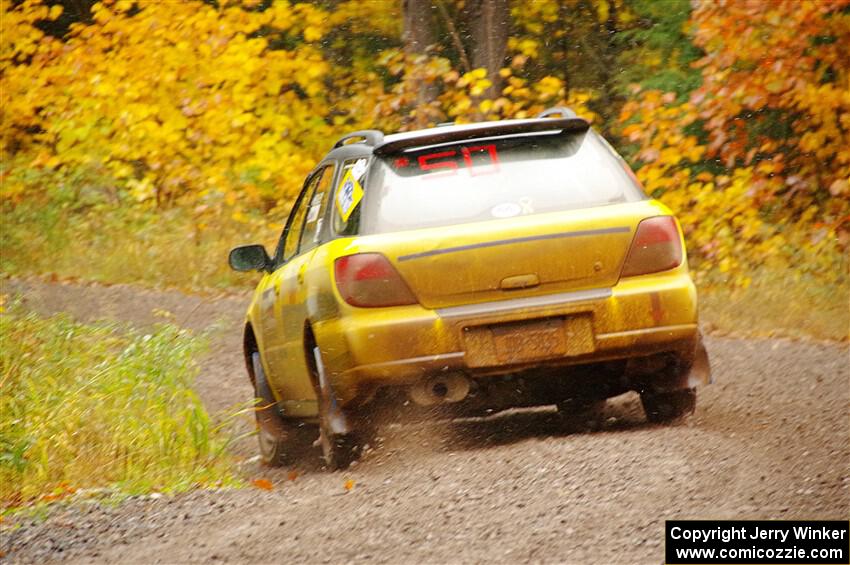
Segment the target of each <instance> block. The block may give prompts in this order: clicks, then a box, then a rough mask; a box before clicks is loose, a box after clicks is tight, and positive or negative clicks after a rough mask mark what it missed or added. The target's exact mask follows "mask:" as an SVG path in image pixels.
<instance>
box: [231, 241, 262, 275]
mask: <svg viewBox="0 0 850 565" xmlns="http://www.w3.org/2000/svg"><path fill="white" fill-rule="evenodd" d="M227 262H228V263H229V264H230V268H231V269H233V270H234V271H265V270H267V269H268V268H269V267H270V266H271V264H272V260H271V258H270V257H269V254H268V253H266V248H265V247H263V246H262V245H242V246H240V247H236V248H234V249H231V250H230V256H229V257H228V258H227Z"/></svg>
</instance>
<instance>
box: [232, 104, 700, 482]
mask: <svg viewBox="0 0 850 565" xmlns="http://www.w3.org/2000/svg"><path fill="white" fill-rule="evenodd" d="M230 265H231V267H233V268H234V269H236V270H240V271H249V270H259V271H262V272H263V278H262V280H261V281H260V284H259V286H258V287H257V289H256V292H255V294H254V297H253V300H252V302H251V305H250V307H249V310H248V315H247V324H246V326H245V338H244V346H245V358H246V362H247V367H248V373H249V375H250V378H251V380H252V382H253V384H254V388H255V392H256V396H257V398H258V399H259V402H258V407H257V419H258V424H259V426H258V427H259V434H258V435H259V441H260V452H261V454H262V457H263V460H264V461H266V462H267V463H269V464H282V463H283V462H285V461H286V460H287V459H288V458H289V457H290V456H292V454H294V453H296V452H297V449H296V447H297V446H298V445H299V444H300V443H299V442H304V441H305V440H306V441H308V443H309V440H310V439H311V438H310V437H305V436H309V434H311V433H312V434H313V438H312V439H315V437H318V438H319V439H320V443H321V445H322V448H323V450H324V455H325V458H326V460H327V462H328V464H329V465H330V466H331V467H333V468H340V467H345V466H346V465H348V464H349V463H350V462H351V461H352V460H353V459H354V458H355V457H357V455H358V453H359V451H360V449H361V446H362V445H363V444H364V443H366V442H368V441H369V436H370V433H372V431H373V430H374V426H375V419H376V418H375V414H376V410H377V408H379V407H382V406H384V407H386V406H399V407H400V406H408V405H410V406H414V407H415V406H425V407H431V408H435V407H436V408H451V409H452V413H463V414H487V413H492V412H494V411H498V410H503V409H506V408H511V407H520V406H539V405H547V404H548V405H557V406H558V408H559V410H560V411H562V412H563V413H564V414H565V415H566V416H570V415H574V414H580V413H584V412H586V411H588V410H592V409H594V408H598V406H599V404H600V403H604V401H605V399H606V398H610V397H612V396H615V395H618V394H622V393H624V392H627V391H629V390H636V391H638V392H639V393H640V397H641V400H642V403H643V406H644V409H645V412H646V415H647V418H648V419H649V420H650V421H662V420H667V419H672V418H676V417H679V416H682V415H684V414H687V413H690V412H692V411H693V409H694V405H695V401H696V390H695V389H696V387H697V385H699V384H702V383H707V382H709V380H710V371H709V366H708V358H707V355H706V353H705V349H704V347H703V346H702V340H701V338H700V333H699V330H698V328H697V297H696V291H695V288H694V283H693V281H692V280H691V277H690V275H689V273H688V265H687V259H686V255H685V251H684V241H683V237H682V232H681V230H680V228H679V225H678V222H677V221H676V219H675V217H674V216H673V215H672V214H671V212H670V210H669V209H667V208H666V207H665V206H664V205H663V204H661V203H660V202H658V201H656V200H653V199H651V198H648V197H647V196H646V195H644V193H643V192H642V190H641V188H640V185H639V184H638V182H637V180H636V179H635V177H634V175H633V173H632V171H631V169H630V168H629V167H628V165H627V164H626V163H625V161H624V160H623V159H622V158H621V157H620V156H619V155H618V154H617V153H616V152H615V151H614V150H613V149H612V148H611V146H610V145H608V143H607V142H606V141H605V140H604V139H603V138H602V137H601V136H600V135H598V134H597V133H596V132H594V131H593V130H592V129H590V127H589V125H588V123H587V122H586V121H585V120H583V119H580V118H578V117H576V115H575V114H574V113H572V111H570V110H569V109H565V108H553V109H551V110H547V111H546V112H544V113H543V114H541V115H540V116H539V117H538V118H536V119H526V120H506V121H498V122H485V123H477V124H469V125H452V126H444V127H436V128H432V129H426V130H421V131H413V132H407V133H396V134H391V135H384V134H383V133H381V132H379V131H374V130H367V131H360V132H355V133H352V134H350V135H347V136H345V137H343V138H342V139H340V140H339V141H337V142H336V144H335V145H334V147H333V149H332V150H331V151H330V153H328V154H327V156H326V157H325V158H324V159H323V160H322V161H321V162H320V163H319V164H318V166H317V167H316V168H315V170H314V171H313V172H312V173H311V174H310V176H309V177H307V180H306V182H305V183H304V188H303V190H302V191H301V194H300V195H299V197H298V199H297V201H296V202H295V204H294V206H293V208H292V213H291V214H290V216H289V219H288V221H287V223H286V227H285V228H284V230H283V233H282V235H281V237H280V241H279V243H278V245H277V249H275V251H274V253H273V255H272V256H269V255H268V254H267V252H266V251H265V249H264V248H263V247H262V246H260V245H248V246H243V247H238V248H236V249H234V250H233V251H232V252H231V254H230ZM385 412H386V411H385ZM389 413H390V414H392V413H393V412H392V411H389ZM317 423H318V428H319V431H318V432H316V427H315V424H317Z"/></svg>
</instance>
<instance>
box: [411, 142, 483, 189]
mask: <svg viewBox="0 0 850 565" xmlns="http://www.w3.org/2000/svg"><path fill="white" fill-rule="evenodd" d="M460 152H461V155H463V164H464V165H465V166H466V169H467V170H468V171H469V175H470V176H473V177H475V176H480V175H492V174H494V173H498V172H499V155H498V153H497V152H496V146H495V145H494V144H492V143H491V144H489V145H475V146H473V147H462V148H461V150H460ZM481 152H486V153H487V156H488V157H489V158H490V162H489V167H488V168H486V169H484V170H481V165H482V164H483V163H480V162H479V163H474V162H473V161H472V156H473V154H474V153H481ZM456 154H457V151H454V150H451V151H441V152H439V153H428V154H427V155H420V156H419V159H418V162H419V169H420V170H422V171H438V170H440V169H444V170H445V171H444V172H442V173H436V174H430V175H425V176H423V177H422V179H423V180H431V179H437V178H443V177H448V176H454V175H456V174H457V171H458V165H457V163H455V161H454V159H451V160H445V161H438V162H436V163H435V162H433V161H436V160H437V159H445V158H447V157H454V156H455V155H456Z"/></svg>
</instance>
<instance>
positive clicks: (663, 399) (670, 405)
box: [640, 388, 697, 423]
mask: <svg viewBox="0 0 850 565" xmlns="http://www.w3.org/2000/svg"><path fill="white" fill-rule="evenodd" d="M640 401H641V404H643V411H644V412H645V413H646V419H647V420H648V421H650V422H654V423H660V422H670V421H673V420H677V419H679V418H683V417H685V416H687V415H689V414H692V413H693V412H694V409H695V408H696V404H697V391H696V389H694V388H686V389H682V390H674V391H671V392H649V391H647V392H642V393H641V394H640Z"/></svg>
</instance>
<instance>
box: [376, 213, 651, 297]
mask: <svg viewBox="0 0 850 565" xmlns="http://www.w3.org/2000/svg"><path fill="white" fill-rule="evenodd" d="M655 214H657V209H656V208H654V207H652V206H650V205H648V204H647V203H642V202H641V203H634V204H620V205H612V206H604V207H598V208H592V209H583V210H573V211H566V212H555V213H548V214H541V215H531V216H525V217H521V218H513V219H510V220H498V221H492V222H477V223H473V224H462V225H455V226H447V227H443V228H439V229H437V228H430V229H425V230H416V231H408V232H401V233H395V234H392V236H391V237H389V236H377V237H375V238H372V237H369V238H363V239H362V240H361V243H363V244H366V245H364V246H363V248H364V250H366V249H367V248H372V249H374V250H376V251H377V250H380V251H381V252H382V253H383V254H384V255H385V256H386V257H387V258H388V259H390V261H392V262H393V263H394V265H395V267H396V269H397V270H398V271H399V273H400V274H401V276H402V277H403V278H404V280H405V281H406V282H407V284H408V285H409V286H410V288H411V290H412V291H413V293H414V294H415V295H416V297H417V299H418V301H419V303H420V304H422V305H423V306H425V307H427V308H444V307H448V306H457V305H461V304H473V303H479V302H488V301H494V300H506V299H510V298H519V297H525V296H537V295H544V294H553V293H559V292H568V291H574V290H584V289H594V288H609V287H611V286H614V285H615V284H616V283H617V280H618V279H619V276H620V270H621V267H622V265H623V262H624V261H625V258H626V254H627V253H628V250H629V245H630V243H631V240H632V236H633V235H634V231H635V228H636V227H637V224H638V223H639V222H640V220H642V219H643V218H645V217H647V216H652V215H655Z"/></svg>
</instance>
